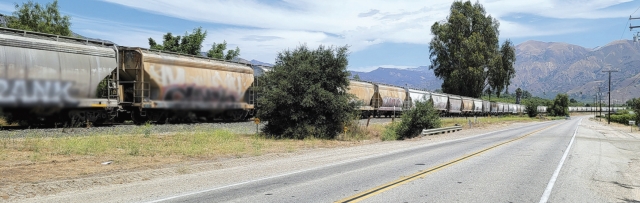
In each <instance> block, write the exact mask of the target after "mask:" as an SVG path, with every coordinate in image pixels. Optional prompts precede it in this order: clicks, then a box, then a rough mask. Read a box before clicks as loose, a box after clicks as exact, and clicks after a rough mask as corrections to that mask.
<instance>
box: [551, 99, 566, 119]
mask: <svg viewBox="0 0 640 203" xmlns="http://www.w3.org/2000/svg"><path fill="white" fill-rule="evenodd" d="M549 112H550V113H551V115H555V116H566V115H569V95H567V94H558V95H556V99H555V100H553V104H552V105H551V108H550V110H549Z"/></svg>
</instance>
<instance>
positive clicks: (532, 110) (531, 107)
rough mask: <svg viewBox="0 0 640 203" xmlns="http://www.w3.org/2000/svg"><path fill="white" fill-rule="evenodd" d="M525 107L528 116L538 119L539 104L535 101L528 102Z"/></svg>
mask: <svg viewBox="0 0 640 203" xmlns="http://www.w3.org/2000/svg"><path fill="white" fill-rule="evenodd" d="M524 105H525V106H526V107H527V111H526V113H527V115H528V116H529V117H531V118H533V117H536V116H537V115H538V103H536V102H535V101H526V102H524Z"/></svg>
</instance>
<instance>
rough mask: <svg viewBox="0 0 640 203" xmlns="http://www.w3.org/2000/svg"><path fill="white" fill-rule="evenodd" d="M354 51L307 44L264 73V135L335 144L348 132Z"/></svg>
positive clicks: (287, 52)
mask: <svg viewBox="0 0 640 203" xmlns="http://www.w3.org/2000/svg"><path fill="white" fill-rule="evenodd" d="M347 56H348V47H347V46H344V47H324V46H320V47H318V49H315V50H311V49H309V48H307V46H306V45H301V46H299V47H298V48H296V49H295V50H292V51H290V50H285V51H283V52H280V53H279V54H278V57H277V58H276V63H275V65H274V66H273V68H272V70H271V71H269V72H267V73H265V74H264V76H263V77H264V78H263V80H262V81H261V82H262V85H263V87H264V91H262V95H260V97H259V98H258V103H259V104H260V105H259V106H258V117H259V118H260V119H263V120H265V121H267V124H266V126H265V127H264V128H263V132H265V134H266V135H267V136H270V137H275V138H294V139H305V138H308V137H313V138H324V139H334V138H335V137H336V136H337V135H338V134H339V133H342V132H343V131H344V127H345V125H346V124H347V123H348V122H349V121H350V115H352V113H353V112H354V111H355V104H353V103H350V102H349V101H351V100H352V99H353V95H351V94H348V93H346V92H345V91H343V90H346V89H347V87H348V86H349V79H348V77H349V71H347V65H348V58H347Z"/></svg>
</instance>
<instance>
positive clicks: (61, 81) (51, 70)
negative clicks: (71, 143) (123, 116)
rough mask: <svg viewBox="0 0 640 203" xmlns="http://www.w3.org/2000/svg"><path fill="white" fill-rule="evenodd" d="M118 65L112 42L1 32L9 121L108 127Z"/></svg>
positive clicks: (1, 98)
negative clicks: (100, 124) (105, 124)
mask: <svg viewBox="0 0 640 203" xmlns="http://www.w3.org/2000/svg"><path fill="white" fill-rule="evenodd" d="M117 64H118V63H117V47H116V45H115V44H113V43H110V42H106V41H97V40H87V39H76V38H71V37H63V36H57V35H50V34H43V33H37V32H29V31H24V30H15V29H9V28H0V108H2V110H3V111H4V113H5V117H6V118H7V119H8V120H9V122H13V121H27V122H29V123H34V124H35V123H38V124H57V123H59V122H69V121H70V122H75V121H78V122H80V121H90V122H96V123H100V122H104V121H106V120H109V119H110V118H111V117H113V116H115V112H116V109H117V107H118V100H117V98H116V97H114V95H115V93H116V91H111V90H115V89H116V88H117V87H116V86H115V85H114V83H113V81H114V80H116V78H117V71H114V70H116V68H117Z"/></svg>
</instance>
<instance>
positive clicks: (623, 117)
mask: <svg viewBox="0 0 640 203" xmlns="http://www.w3.org/2000/svg"><path fill="white" fill-rule="evenodd" d="M634 119H635V116H634V115H631V114H629V112H626V113H624V114H611V122H615V123H620V124H625V125H629V121H630V120H634Z"/></svg>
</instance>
